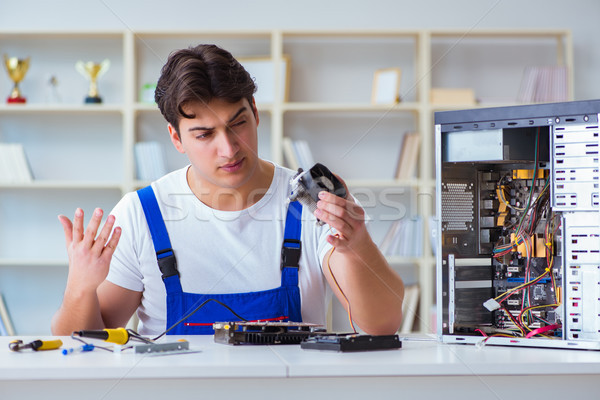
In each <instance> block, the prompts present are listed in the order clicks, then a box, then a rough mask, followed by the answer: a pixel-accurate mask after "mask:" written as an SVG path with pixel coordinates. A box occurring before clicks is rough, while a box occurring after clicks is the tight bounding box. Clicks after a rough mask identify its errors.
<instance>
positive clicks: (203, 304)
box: [152, 299, 248, 341]
mask: <svg viewBox="0 0 600 400" xmlns="http://www.w3.org/2000/svg"><path fill="white" fill-rule="evenodd" d="M210 301H214V302H215V303H218V304H220V305H221V306H223V307H225V308H226V309H228V310H229V311H231V313H232V314H233V315H235V316H236V317H237V318H239V319H240V320H241V321H244V322H248V320H247V319H246V318H243V317H241V316H240V315H238V314H237V313H236V312H235V311H233V310H232V309H231V307H229V306H228V305H226V304H224V303H222V302H220V301H219V300H216V299H207V300H205V301H204V302H202V304H200V305H199V306H198V307H196V308H194V309H193V310H192V311H191V312H189V313H188V314H186V315H184V316H183V317H181V319H180V320H179V321H177V322H175V323H174V324H173V325H171V326H170V327H169V328H167V330H166V331H164V332H163V333H161V334H160V335H158V336H157V337H155V338H154V339H152V340H153V341H154V340H158V339H160V338H161V337H163V336H164V335H166V334H167V332H169V331H171V330H172V329H173V328H175V327H176V326H177V325H179V324H180V323H182V322H183V321H185V320H186V319H188V318H189V317H191V316H192V315H194V314H195V313H196V312H197V311H198V310H200V309H201V308H202V307H204V306H205V305H206V304H208V302H210Z"/></svg>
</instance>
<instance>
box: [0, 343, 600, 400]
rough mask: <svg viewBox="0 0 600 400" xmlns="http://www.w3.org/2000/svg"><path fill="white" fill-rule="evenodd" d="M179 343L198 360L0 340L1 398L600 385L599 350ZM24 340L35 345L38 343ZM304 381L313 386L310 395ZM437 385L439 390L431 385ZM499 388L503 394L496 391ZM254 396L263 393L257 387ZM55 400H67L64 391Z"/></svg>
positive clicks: (567, 391) (567, 389)
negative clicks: (21, 346)
mask: <svg viewBox="0 0 600 400" xmlns="http://www.w3.org/2000/svg"><path fill="white" fill-rule="evenodd" d="M177 338H185V339H187V340H188V341H189V342H190V348H191V350H192V351H195V352H190V353H186V354H170V355H168V354H167V355H157V356H152V355H146V354H135V353H134V352H133V350H125V351H123V352H121V353H110V352H107V351H103V350H99V349H96V350H94V351H92V352H87V353H77V354H70V355H67V356H65V355H62V354H61V352H60V351H56V350H51V351H40V352H33V351H30V350H25V351H22V352H18V353H15V352H11V351H9V350H8V343H9V342H10V340H11V339H14V338H10V337H0V393H11V394H13V395H14V396H22V395H23V393H24V391H27V390H31V391H34V390H37V391H39V390H51V388H52V387H55V388H56V387H61V386H60V385H63V386H62V387H65V386H64V384H65V383H68V384H69V386H68V387H69V388H70V389H69V393H71V392H72V394H73V398H76V397H75V395H74V394H75V393H77V391H78V390H79V389H81V390H88V393H87V396H84V397H79V399H80V400H81V399H83V398H85V399H87V398H90V397H89V390H90V388H93V387H106V385H112V386H110V387H112V388H113V389H111V392H110V393H111V396H108V395H107V396H104V397H98V398H101V399H112V398H128V397H127V396H130V395H131V393H137V394H139V390H140V387H143V388H146V389H148V390H149V391H151V393H153V394H155V395H157V396H158V393H160V392H161V389H163V390H166V388H167V387H168V385H169V383H173V382H177V389H178V390H191V391H194V390H196V393H197V390H199V389H200V388H202V390H219V389H218V388H221V389H222V390H226V391H227V392H228V393H229V394H233V393H234V392H235V390H234V389H235V388H236V387H237V386H236V383H237V384H240V383H242V384H241V386H239V390H240V392H239V393H237V394H240V395H242V394H243V392H244V391H251V390H253V388H254V385H258V384H259V383H260V382H262V383H263V384H267V385H270V386H271V387H278V386H279V385H281V387H282V388H290V387H291V386H294V385H299V387H304V388H305V389H304V390H311V388H314V389H315V390H317V388H318V390H319V391H320V392H321V391H323V390H325V391H327V390H329V391H331V392H332V394H338V395H339V394H340V393H346V394H348V395H350V393H352V394H353V395H358V393H359V392H360V390H358V388H359V387H358V386H357V388H355V389H353V387H354V386H353V385H358V384H359V383H361V382H362V383H363V384H366V383H372V384H376V385H377V388H378V390H384V389H385V388H387V389H388V390H391V391H392V392H393V393H396V394H398V393H406V392H410V391H411V390H414V391H415V392H414V393H419V396H420V398H421V399H422V398H428V397H427V396H426V394H427V393H430V394H432V397H431V398H434V396H433V394H434V391H436V390H437V391H442V390H443V391H447V389H448V388H451V387H452V386H453V385H458V386H457V387H463V388H464V385H465V384H466V385H469V384H475V385H477V386H478V387H479V388H480V389H481V390H482V393H481V395H485V394H486V392H487V394H488V395H489V394H490V393H489V391H490V390H491V391H492V392H493V393H496V394H497V393H501V392H502V389H503V388H502V385H500V386H498V385H497V382H496V383H490V382H494V381H493V379H491V378H497V377H499V376H501V377H504V379H509V380H510V383H508V384H507V385H505V386H509V389H510V390H509V391H507V393H512V394H513V395H514V394H515V393H520V394H523V392H515V390H516V389H517V387H520V386H521V385H522V386H523V388H522V390H526V389H527V387H530V386H531V387H532V389H535V390H532V392H531V393H536V394H537V396H539V395H540V393H543V391H541V392H540V386H539V385H544V386H543V387H544V388H546V390H548V394H549V395H551V394H554V395H556V394H557V390H558V389H557V386H560V382H567V381H568V382H576V387H575V389H576V390H583V391H584V393H585V391H587V390H588V388H589V389H590V390H591V388H593V387H595V388H597V382H598V380H599V379H600V352H597V351H581V350H553V349H532V348H509V347H501V346H485V347H483V348H477V347H475V346H473V345H453V344H442V343H438V342H436V341H434V340H432V339H431V338H429V340H403V348H402V349H397V350H384V351H373V352H360V353H337V352H331V351H317V350H303V349H301V348H300V346H299V345H275V346H256V345H244V346H229V345H223V344H217V343H214V342H213V338H212V336H184V337H168V338H166V339H167V340H168V341H172V340H175V339H177ZM19 339H22V340H23V341H24V342H26V343H27V342H29V341H32V340H34V339H39V338H33V337H31V338H28V337H19ZM42 339H43V338H42ZM61 339H62V340H63V343H64V345H63V347H66V348H68V347H76V346H77V345H78V344H79V342H76V341H74V340H73V339H71V338H69V337H63V338H61ZM94 343H95V344H104V343H103V342H97V341H96V342H94ZM190 378H193V379H190ZM215 378H220V379H215ZM215 382H219V384H218V385H217V384H216V383H215ZM306 382H310V383H308V385H309V386H308V387H306V386H305V385H306V384H307V383H306ZM325 382H327V383H325ZM432 382H434V383H435V385H431V383H432ZM469 382H471V383H469ZM544 382H545V383H544ZM484 383H485V384H484ZM55 385H58V386H55ZM319 385H321V386H319ZM440 385H441V386H440ZM494 385H496V386H498V387H496V388H495V389H494V387H495V386H494ZM573 385H574V384H571V383H569V384H567V385H566V386H565V388H564V390H565V394H570V395H571V396H572V394H573V390H572V389H573ZM117 386H118V387H119V390H116V389H114V388H115V387H117ZM360 387H363V386H360ZM46 388H47V389H46ZM86 388H87V389H86ZM153 388H154V389H153ZM363 389H364V387H363ZM254 390H259V387H256V388H254ZM364 390H367V389H364ZM364 390H363V392H362V393H363V394H364ZM519 390H521V389H519ZM340 391H342V392H340ZM100 392H102V390H100ZM32 393H33V392H32ZM36 393H37V392H36ZM128 393H129V394H128ZM382 393H383V392H382ZM254 394H257V393H254ZM79 395H80V396H81V393H80V394H79ZM344 396H345V398H353V397H352V396H350V397H348V396H346V395H344ZM537 396H536V397H537ZM0 397H2V398H3V399H4V398H10V397H3V396H0ZM245 397H246V398H252V397H256V398H264V393H262V396H259V395H256V396H249V395H248V393H246V395H245ZM319 397H320V396H319ZM496 397H498V396H496ZM21 398H27V397H21ZM45 398H47V399H50V398H52V397H48V396H45ZM56 398H60V399H65V398H68V397H65V393H61V394H60V396H58V395H57V397H56ZM129 398H131V397H129ZM150 398H152V397H150ZM156 398H160V397H156ZM162 398H164V397H162ZM288 398H289V396H288ZM298 398H300V397H298ZM446 398H448V397H446ZM501 398H504V397H501ZM538 398H539V397H538Z"/></svg>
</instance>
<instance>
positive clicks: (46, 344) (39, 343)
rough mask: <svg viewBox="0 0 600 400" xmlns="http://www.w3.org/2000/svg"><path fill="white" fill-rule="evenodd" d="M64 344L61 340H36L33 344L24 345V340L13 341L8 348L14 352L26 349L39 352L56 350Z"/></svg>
mask: <svg viewBox="0 0 600 400" xmlns="http://www.w3.org/2000/svg"><path fill="white" fill-rule="evenodd" d="M62 344H63V342H62V340H60V339H55V340H34V341H33V342H31V343H27V344H23V341H22V340H13V341H12V342H10V343H9V344H8V348H9V349H10V350H12V351H21V350H24V349H31V350H34V351H38V350H56V349H58V348H59V347H60V346H62Z"/></svg>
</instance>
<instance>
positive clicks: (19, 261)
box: [0, 254, 69, 268]
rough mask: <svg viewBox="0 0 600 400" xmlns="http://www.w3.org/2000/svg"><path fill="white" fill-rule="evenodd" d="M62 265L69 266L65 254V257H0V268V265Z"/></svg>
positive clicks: (40, 266) (36, 266)
mask: <svg viewBox="0 0 600 400" xmlns="http://www.w3.org/2000/svg"><path fill="white" fill-rule="evenodd" d="M8 266H10V267H35V268H43V267H64V268H67V267H68V266H69V260H68V259H67V256H66V254H65V258H64V259H62V260H59V259H43V260H42V259H27V258H0V268H2V267H8Z"/></svg>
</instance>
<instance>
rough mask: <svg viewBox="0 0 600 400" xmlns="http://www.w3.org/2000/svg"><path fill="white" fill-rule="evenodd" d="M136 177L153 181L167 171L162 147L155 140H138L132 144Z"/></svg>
mask: <svg viewBox="0 0 600 400" xmlns="http://www.w3.org/2000/svg"><path fill="white" fill-rule="evenodd" d="M134 152H135V161H136V163H135V164H136V168H137V177H138V179H139V180H142V181H155V180H157V179H158V178H160V177H161V176H163V175H165V174H166V173H167V166H166V163H165V154H164V148H163V146H162V144H161V143H159V142H155V141H148V142H138V143H136V144H135V146H134Z"/></svg>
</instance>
